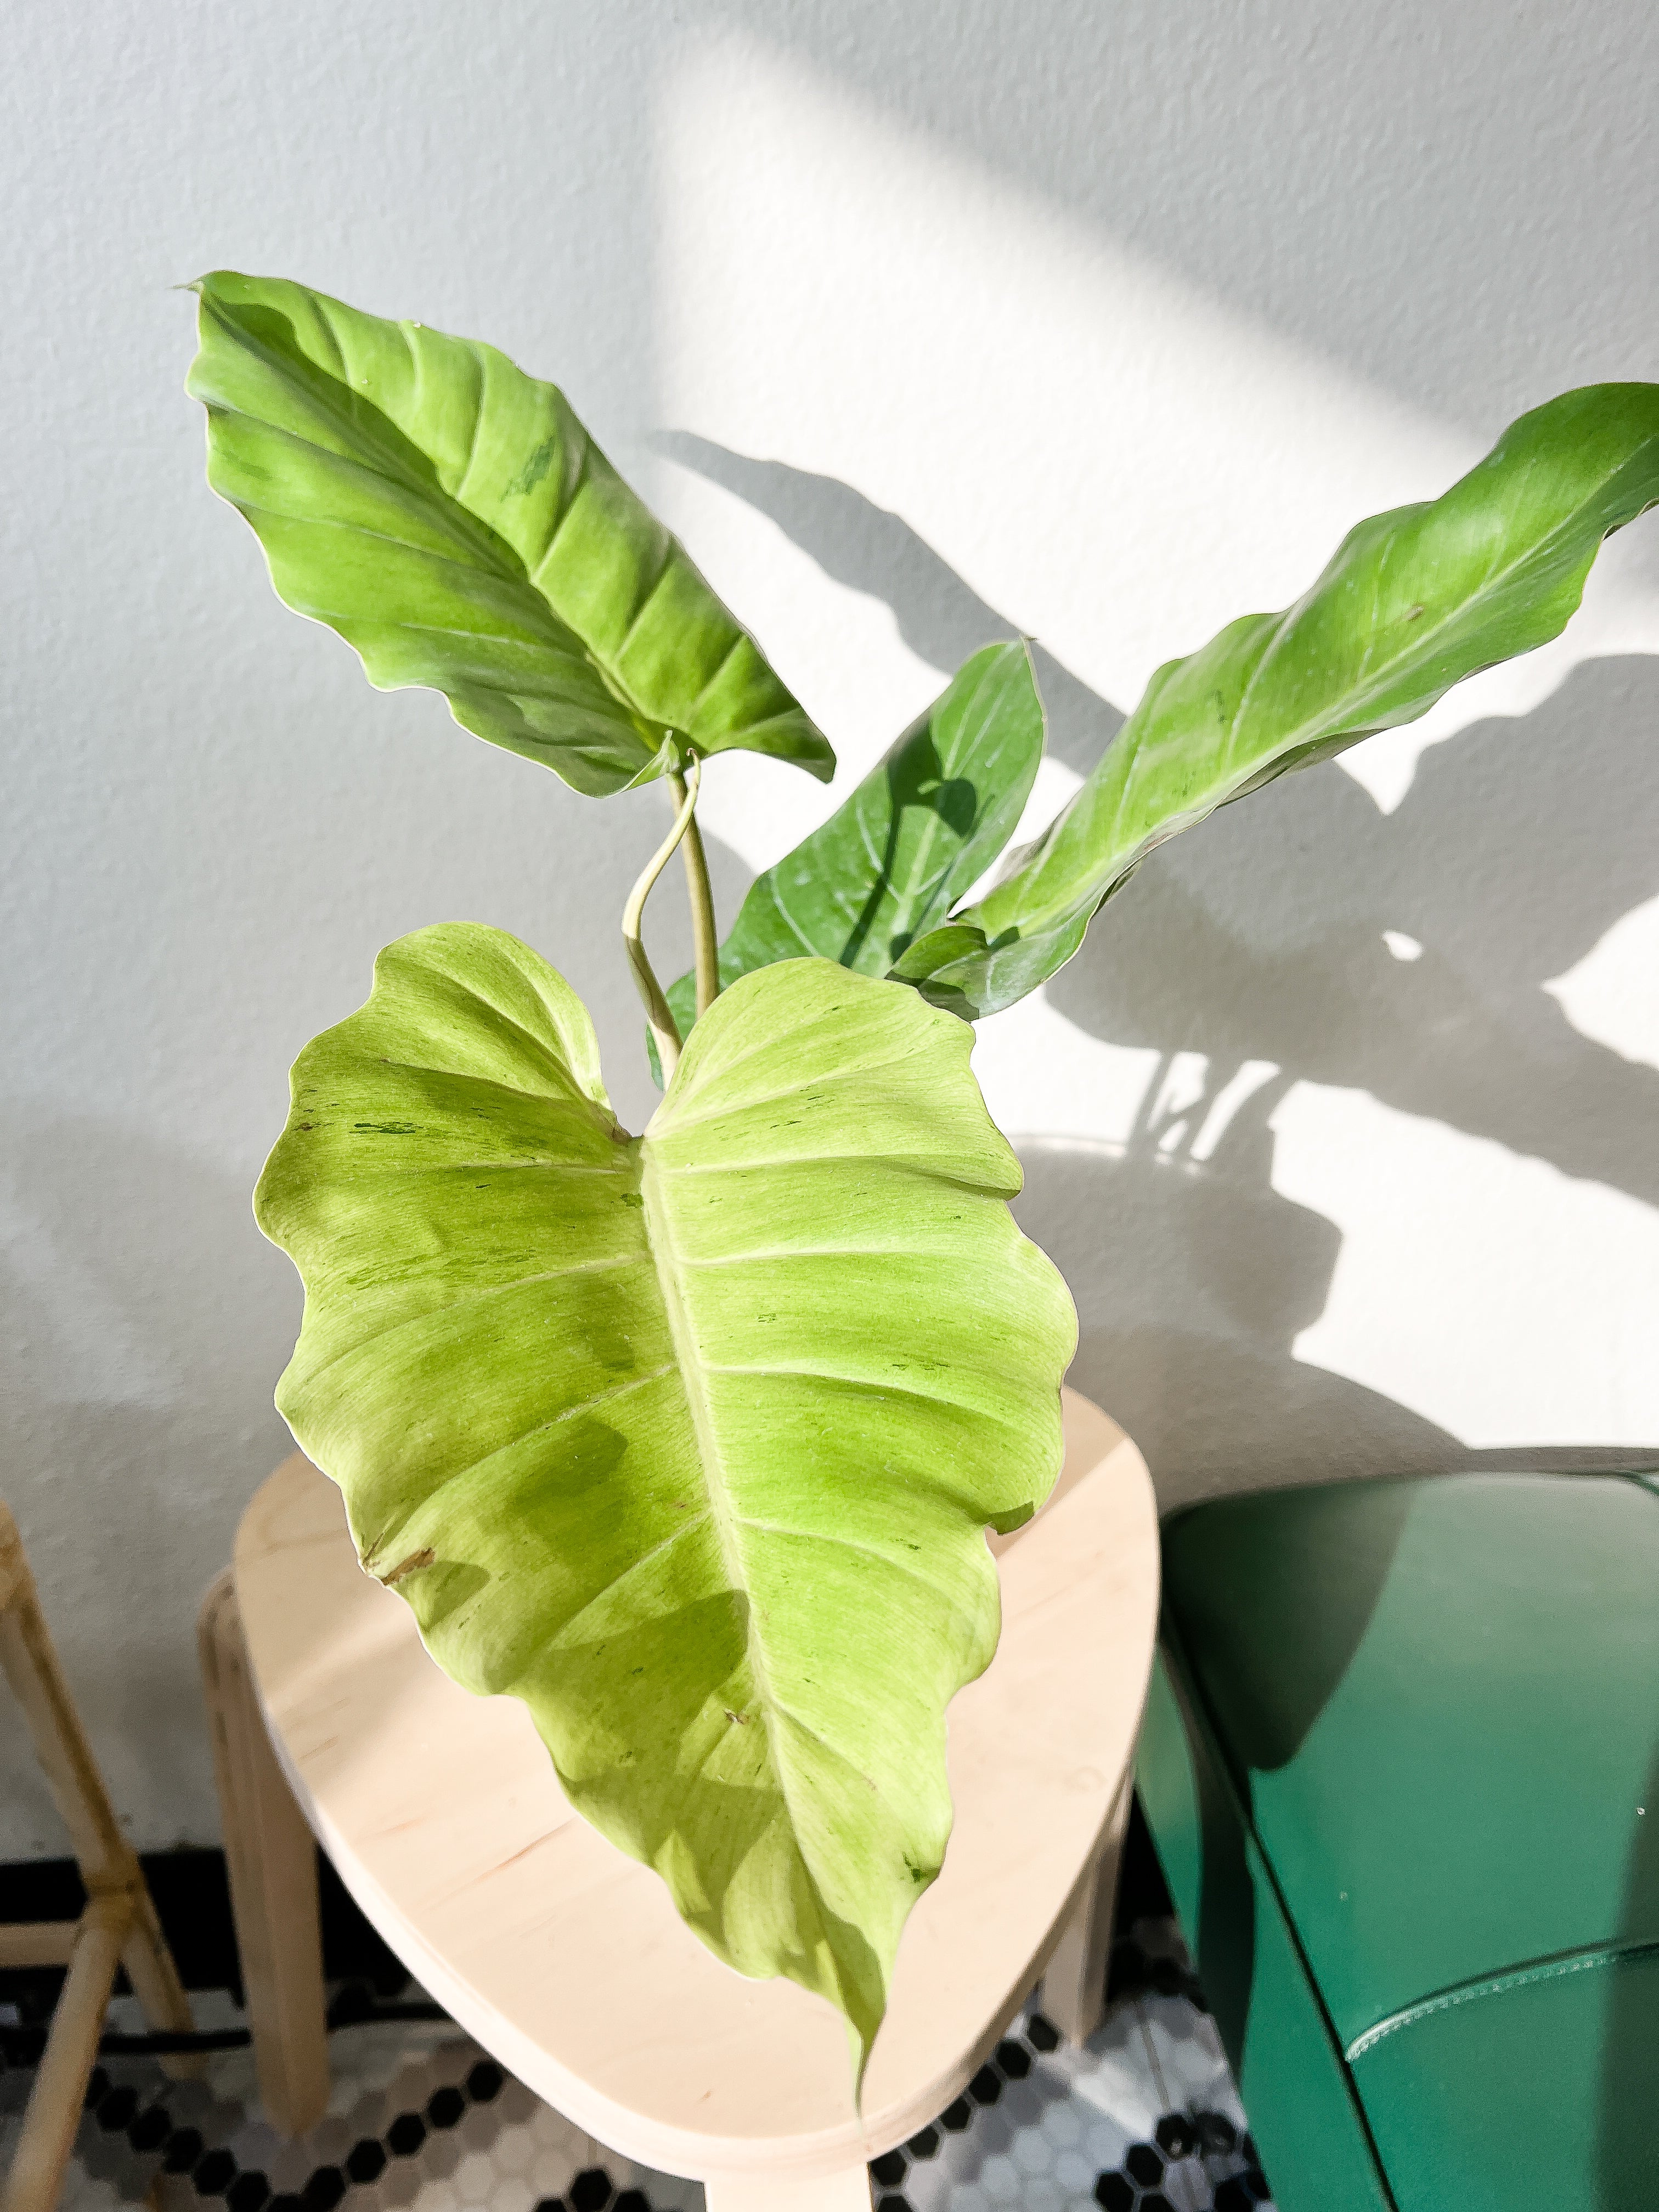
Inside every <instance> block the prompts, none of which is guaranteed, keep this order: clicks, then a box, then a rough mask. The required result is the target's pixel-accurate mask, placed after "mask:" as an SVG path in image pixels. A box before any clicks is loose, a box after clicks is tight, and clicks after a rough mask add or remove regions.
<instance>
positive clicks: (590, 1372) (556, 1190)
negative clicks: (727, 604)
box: [257, 923, 1075, 2052]
mask: <svg viewBox="0 0 1659 2212" xmlns="http://www.w3.org/2000/svg"><path fill="white" fill-rule="evenodd" d="M971 1042H972V1033H971V1031H970V1030H968V1029H967V1028H965V1027H964V1026H963V1024H961V1023H959V1022H957V1021H955V1020H954V1019H952V1018H951V1017H950V1016H949V1015H947V1014H943V1013H940V1012H938V1011H936V1010H935V1009H933V1008H932V1007H930V1006H927V1005H926V1004H925V1003H924V1002H923V1001H922V1000H921V998H920V997H918V996H917V994H915V993H914V992H912V991H908V990H906V989H903V988H902V987H900V986H898V985H896V984H893V983H889V982H884V981H874V980H872V979H870V978H868V977H866V976H862V975H853V974H850V973H848V970H846V969H842V968H840V967H837V966H835V965H833V964H832V963H829V962H825V961H818V960H797V961H790V962H787V963H783V964H781V965H779V966H775V967H769V968H766V969H762V970H760V971H759V972H758V973H757V974H756V975H750V976H748V977H746V978H744V980H743V981H739V982H738V983H737V984H736V985H734V987H732V990H730V991H729V992H727V993H726V994H723V995H722V996H721V998H720V1000H719V1001H718V1002H717V1004H716V1005H715V1006H714V1009H713V1011H712V1012H710V1013H709V1014H708V1015H707V1016H706V1017H705V1018H704V1019H703V1020H702V1022H701V1023H700V1024H698V1026H697V1030H696V1034H695V1036H693V1037H692V1039H691V1041H690V1044H689V1046H688V1048H687V1049H686V1052H685V1054H684V1058H683V1059H682V1060H681V1061H680V1064H679V1066H678V1070H677V1071H676V1073H675V1075H674V1078H673V1080H672V1082H671V1085H669V1089H668V1092H667V1096H666V1097H665V1098H664V1100H663V1102H662V1103H661V1104H660V1105H659V1108H658V1109H657V1111H656V1114H655V1115H654V1116H653V1119H652V1121H651V1123H650V1126H649V1127H648V1128H647V1132H646V1133H645V1135H644V1136H643V1137H641V1138H635V1137H629V1135H627V1134H626V1133H625V1132H624V1131H623V1130H622V1129H621V1128H619V1127H617V1122H616V1120H615V1117H614V1115H612V1113H611V1108H610V1106H609V1104H608V1103H606V1099H605V1090H604V1086H603V1085H602V1083H601V1081H600V1077H599V1062H598V1054H597V1049H596V1047H595V1044H594V1039H593V1032H592V1027H591V1025H590V1024H589V1022H588V1018H587V1016H586V1012H584V1010H583V1008H582V1006H581V1004H580V1001H579V1000H577V998H576V997H575V995H574V993H573V992H572V991H571V990H570V988H569V987H568V985H567V984H566V983H564V982H563V981H562V980H561V979H560V977H559V976H557V975H555V974H554V972H553V970H552V969H550V968H549V967H548V966H547V965H546V964H545V963H544V962H543V961H542V960H540V959H539V958H538V957H537V956H536V955H535V954H534V953H533V952H531V951H529V950H527V948H526V947H525V946H524V945H520V944H519V943H518V942H517V941H516V940H515V939H513V938H510V937H507V936H504V935H502V934H501V933H500V932H498V931H495V930H489V929H484V928H481V927H477V926H475V925H472V924H469V923H454V924H449V925H446V926H444V927H439V928H435V929H427V930H422V931H420V932H418V933H416V935H414V936H412V937H407V938H404V939H402V940H401V941H400V942H399V943H398V944H397V945H392V947H391V948H390V949H389V950H388V951H386V952H384V953H382V954H381V956H380V961H379V963H377V966H376V969H375V981H374V993H373V995H372V996H371V997H370V999H369V1000H368V1004H367V1005H366V1006H363V1007H362V1009H361V1010H360V1011H359V1012H357V1013H356V1014H354V1015H352V1016H351V1017H350V1018H349V1019H348V1020H346V1021H344V1022H343V1023H342V1024H340V1025H339V1027H338V1028H337V1029H334V1030H329V1031H328V1032H327V1033H326V1034H325V1036H321V1037H319V1038H318V1039H317V1040H316V1042H314V1043H313V1044H311V1045H310V1046H308V1047H307V1049H306V1050H305V1052H304V1053H303V1054H301V1057H300V1060H299V1061H298V1063H297V1065H296V1066H295V1071H294V1104H293V1110H292V1113H291V1115H290V1117H289V1124H288V1127H287V1129H286V1131H285V1132H284V1133H283V1137H282V1139H281V1140H280V1141H279V1143H278V1144H277V1146H276V1150H275V1152H273V1153H272V1155H271V1158H270V1163H269V1164H268V1166H267V1167H266V1170H265V1172H264V1178H263V1180H262V1182H261V1183H260V1186H259V1192H258V1201H257V1206H258V1217H259V1220H260V1223H261V1225H263V1227H264V1230H265V1231H266V1233H267V1234H268V1235H269V1236H270V1237H273V1238H274V1239H275V1240H276V1242H277V1243H280V1244H282V1245H283V1246H284V1247H285V1248H286V1249H288V1251H289V1253H290V1254H292V1255H293V1256H294V1258H295V1261H296V1263H297V1264H298V1266H299V1268H300V1272H301V1275H302V1277H303V1278H304V1281H305V1285H306V1310H305V1322H304V1327H303V1328H302V1330H301V1336H300V1341H299V1345H298V1347H297V1349H296V1351H295V1356H294V1360H293V1363H292V1364H291V1365H290V1367H289V1370H288V1372H287V1374H286V1375H285V1376H283V1383H282V1385H281V1388H280V1390H279V1392H278V1403H279V1405H280V1406H281V1407H282V1410H283V1413H284V1414H285V1415H286V1416H287V1419H288V1420H289V1425H290V1426H291V1427H292V1429H293V1431H294V1433H295V1437H297V1438H298V1440H299V1442H300V1443H301V1445H302V1446H303V1447H304V1449H306V1451H307V1452H308V1453H309V1454H310V1455H311V1457H312V1458H313V1460H314V1461H315V1462H317V1464H318V1465H319V1467H321V1468H325V1470H326V1471H327V1472H328V1473H329V1474H331V1475H332V1476H333V1477H334V1479H335V1480H337V1482H338V1483H339V1484H340V1486H341V1488H342V1489H343V1492H344V1493H345V1498H346V1504H347V1508H348V1510H349V1516H350V1520H351V1525H352V1528H353V1531H354V1533H355V1534H356V1540H357V1543H358V1546H359V1548H360V1551H361V1553H362V1559H363V1561H364V1564H365V1565H366V1566H367V1567H368V1569H369V1570H370V1571H371V1572H373V1573H375V1574H377V1575H379V1576H380V1577H381V1579H382V1580H384V1581H386V1582H388V1583H392V1585H393V1586H394V1587H395V1588H396V1589H398V1591H399V1592H400V1593H401V1594H402V1595H404V1597H405V1598H407V1600H408V1601H409V1602H410V1605H411V1606H412V1607H413V1608H414V1610H415V1613H416V1616H417V1617H418V1619H419V1621H420V1624H421V1629H422V1634H423V1635H424V1637H425V1638H426V1640H427V1643H428V1647H429V1648H430V1650H432V1652H433V1653H434V1655H435V1656H436V1658H437V1659H438V1660H439V1662H441V1665H443V1666H444V1667H445V1668H447V1670H448V1671H449V1673H451V1674H453V1675H454V1676H455V1677H456V1679H457V1680H459V1681H461V1682H464V1683H465V1684H466V1685H467V1686H468V1687H469V1688H471V1689H473V1690H476V1691H478V1692H484V1693H489V1692H497V1691H507V1692H511V1693H512V1694H513V1695H514V1696H517V1697H520V1698H522V1699H524V1700H525V1701H526V1704H527V1705H528V1706H529V1707H530V1710H531V1712H532V1715H533V1716H534V1718H535V1722H536V1725H537V1727H538V1729H539V1730H540V1731H541V1734H542V1736H543V1738H544V1741H545V1742H546V1744H547V1746H548V1748H549V1750H550V1752H551V1753H552V1756H553V1760H554V1764H555V1765H556V1768H557V1770H558V1773H559V1778H560V1780H561V1781H562V1784H563V1785H564V1788H565V1790H567V1792H568V1795H569V1796H570V1798H571V1800H572V1802H574V1804H575V1805H576V1806H578V1807H579V1808H580V1810H581V1811H582V1812H583V1813H584V1814H586V1816H587V1818H588V1819H589V1820H592V1822H593V1823H594V1824H595V1825H596V1826H598V1827H599V1828H600V1829H601V1830H602V1831H603V1832H604V1833H605V1835H607V1836H609V1837H610V1838H611V1839H612V1840H613V1841H614V1842H616V1843H617V1844H620V1845H621V1847H622V1848H623V1850H626V1851H629V1852H631V1853H632V1854H633V1855H634V1856H635V1857H637V1858H640V1859H642V1860H644V1861H646V1862H647V1863H648V1864H649V1865H651V1866H653V1867H654V1868H655V1869H657V1871H658V1872H659V1874H660V1875H662V1877H663V1879H664V1881H665V1882H666V1883H667V1884H668V1886H669V1888H670V1889H671V1892H672V1893H673V1897H674V1901H675V1903H676V1905H678V1908H679V1910H680V1911H681V1912H682V1913H683V1914H684V1917H686V1919H687V1920H688V1921H689V1922H690V1924H691V1926H692V1927H693V1928H694V1929H696V1932H697V1933H698V1934H699V1935H700V1936H702V1939H703V1941H704V1942H706V1943H708V1946H709V1947H710V1948H711V1949H713V1950H714V1952H715V1953H716V1954H718V1955H719V1956H720V1957H721V1958H722V1959H725V1960H728V1961H729V1962H730V1963H731V1964H732V1966H736V1967H738V1968H739V1969H740V1970H741V1971H742V1972H745V1973H750V1974H761V1975H769V1974H777V1973H782V1974H787V1975H788V1976H790V1977H791V1978H793V1980H795V1981H798V1982H799V1983H801V1984H803V1985H804V1986H805V1987H806V1988H808V1989H811V1990H817V1991H819V1992H821V1993H822V1994H823V1996H826V1997H828V1998H829V1999H830V2000H831V2001H832V2002H835V2003H836V2004H837V2005H839V2006H840V2007H841V2008H842V2010H843V2011H844V2012H845V2013H846V2015H847V2016H848V2020H849V2021H850V2022H851V2023H852V2026H853V2027H854V2031H855V2032H856V2035H857V2037H858V2039H859V2041H860V2045H861V2047H862V2050H863V2051H866V2052H867V2050H868V2046H869V2042H870V2039H871V2038H872V2036H873V2035H874V2033H875V2031H876V2028H877V2027H878V2024H879V2022H880V2020H881V2015H882V2011H883V2008H884V2004H885V2002H886V1991H887V1986H888V1979H889V1975H890V1970H891V1967H892V1963H893V1956H894V1952H895V1949H896V1946H897V1942H898V1939H899V1934H900V1930H901V1929H902V1926H903V1923H904V1919H905V1916H906V1914H907V1913H908V1911H909V1909H910V1906H911V1905H912V1904H913V1903H914V1902H915V1899H916V1898H917V1897H918V1896H920V1895H921V1892H922V1891H923V1890H924V1889H925V1888H926V1887H927V1884H928V1883H929V1882H930V1881H932V1880H933V1876H934V1875H935V1874H936V1873H937V1872H938V1870H939V1862H940V1858H941V1856H942V1854H943V1852H944V1850H945V1838H946V1836H947V1834H948V1832H949V1828H950V1820H951V1808H950V1801H949V1797H948V1795H947V1791H946V1784H945V1706H946V1705H947V1704H948V1702H949V1700H950V1699H951V1696H952V1695H953V1694H954V1692H956V1690H957V1688H958V1687H959V1686H961V1685H962V1684H963V1682H965V1681H968V1680H970V1679H971V1678H972V1677H973V1676H974V1675H975V1674H978V1673H979V1672H980V1671H981V1668H983V1667H984V1666H985V1665H986V1663H987V1661H988V1660H989V1658H990V1656H991V1653H992V1650H993V1649H994V1644H995V1642H996V1636H997V1625H998V1607H997V1580H996V1573H995V1570H994V1563H993V1561H992V1559H991V1557H990V1555H989V1553H988V1552H987V1548H986V1545H985V1542H984V1536H983V1531H984V1529H985V1528H986V1527H987V1524H989V1525H991V1526H994V1527H997V1528H1011V1527H1013V1526H1016V1525H1018V1522H1020V1521H1022V1520H1024V1518H1026V1517H1027V1516H1029V1515H1030V1512H1031V1511H1032V1510H1034V1509H1035V1507H1036V1505H1037V1504H1040V1503H1041V1501H1042V1498H1043V1497H1044V1496H1045V1495H1046V1493H1047V1492H1048V1487H1049V1485H1050V1483H1051V1482H1052V1480H1053V1478H1054V1474H1055V1471H1056V1469H1057V1468H1058V1465H1059V1461H1060V1414H1059V1384H1060V1375H1061V1372H1062V1371H1063V1370H1064V1368H1065V1366H1066V1361H1067V1359H1068V1358H1069V1357H1070V1355H1071V1351H1072V1347H1073V1340H1074V1334H1075V1326H1074V1321H1073V1313H1072V1308H1071V1301H1070V1299H1069V1298H1068V1297H1067V1296H1066V1290H1065V1286H1064V1285H1063V1284H1062V1283H1061V1281H1060V1278H1059V1276H1058V1275H1057V1274H1056V1273H1055V1272H1054V1269H1053V1268H1052V1267H1050V1266H1049V1264H1048V1261H1046V1260H1045V1259H1044V1258H1043V1257H1042V1255H1041V1254H1040V1253H1039V1252H1038V1251H1037V1250H1036V1248H1035V1246H1033V1245H1031V1244H1029V1243H1026V1242H1025V1240H1024V1238H1023V1237H1021V1236H1020V1234H1019V1232H1018V1230H1017V1229H1016V1228H1015V1227H1014V1225H1013V1221H1012V1217H1011V1215H1010V1214H1009V1212H1008V1208H1007V1206H1006V1203H1005V1201H1006V1199H1007V1198H1008V1197H1009V1196H1010V1195H1011V1194H1012V1193H1014V1192H1015V1191H1016V1190H1018V1187H1019V1180H1020V1177H1019V1169H1018V1164H1017V1163H1016V1161H1015V1159H1014V1157H1013V1154H1012V1152H1011V1151H1010V1150H1009V1148H1008V1146H1007V1145H1006V1142H1005V1141H1004V1140H1003V1139H1002V1138H1001V1137H1000V1135H999V1134H998V1133H997V1131H996V1129H995V1128H994V1126H993V1124H992V1122H991V1120H990V1117H989V1116H988V1115H987V1113H986V1110H985V1107H984V1103H983V1102H982V1100H981V1097H980V1095H979V1091H978V1088H977V1086H976V1085H975V1082H974V1079H973V1077H972V1075H971V1074H970V1073H969V1065H968V1055H969V1047H970V1045H971Z"/></svg>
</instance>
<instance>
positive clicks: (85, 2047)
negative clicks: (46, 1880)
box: [0, 1891, 133, 2212]
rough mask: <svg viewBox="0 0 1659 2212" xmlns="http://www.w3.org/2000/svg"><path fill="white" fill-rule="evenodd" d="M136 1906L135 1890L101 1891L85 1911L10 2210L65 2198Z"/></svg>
mask: <svg viewBox="0 0 1659 2212" xmlns="http://www.w3.org/2000/svg"><path fill="white" fill-rule="evenodd" d="M132 1911H133V1901H132V1898H131V1894H130V1893H125V1892H121V1891H111V1892H109V1893H106V1894H105V1895H104V1896H101V1897H94V1899H93V1900H92V1902H91V1904H90V1905H88V1907H87V1909H86V1911H84V1912H83V1913H82V1916H81V1922H80V1925H79V1927H78V1928H77V1929H76V1931H75V1942H74V1943H73V1945H72V1946H71V1948H70V1969H69V1975H68V1978H67V1979H66V1980H65V1981H64V1989H63V1994H62V1996H59V1998H58V2008H57V2010H56V2011H55V2012H54V2013H53V2015H52V2033H50V2035H48V2037H47V2038H46V2050H45V2051H44V2052H43V2054H42V2056H41V2059H40V2072H39V2073H38V2074H37V2075H35V2077H34V2087H33V2089H32V2090H31V2091H30V2093H29V2101H28V2104H27V2107H26V2109H25V2111H24V2113H23V2126H22V2131H21V2135H20V2136H19V2138H18V2142H17V2148H16V2150H15V2153H14V2154H13V2157H12V2162H11V2171H10V2172H9V2173H8V2174H7V2176H6V2186H5V2193H4V2196H3V2198H0V2206H3V2212H53V2208H54V2207H55V2206H56V2204H57V2203H58V2192H59V2191H60V2190H61V2189H62V2188H63V2185H64V2167H65V2166H67V2165H68V2164H69V2156H70V2151H71V2150H72V2149H73V2148H74V2146H75V2135H76V2129H77V2128H78V2127H79V2126H80V2124H81V2104H82V2099H83V2098H84V2097H85V2095H86V2093H87V2082H88V2078H89V2076H90V2075H91V2073H92V2068H93V2062H94V2059H95V2058H96V2057H97V2056H98V2040H99V2038H100V2036H101V2035H102V2033H103V2032H104V2013H105V2008H106V2006H107V2005H108V2003H109V1992H110V1984H111V1983H112V1981H113V1980H114V1979H115V1969H116V1967H117V1966H118V1964H119V1962H120V1957H121V1946H122V1944H123V1942H125V1940H126V1936H127V1930H128V1929H129V1927H130V1926H131V1921H132Z"/></svg>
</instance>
